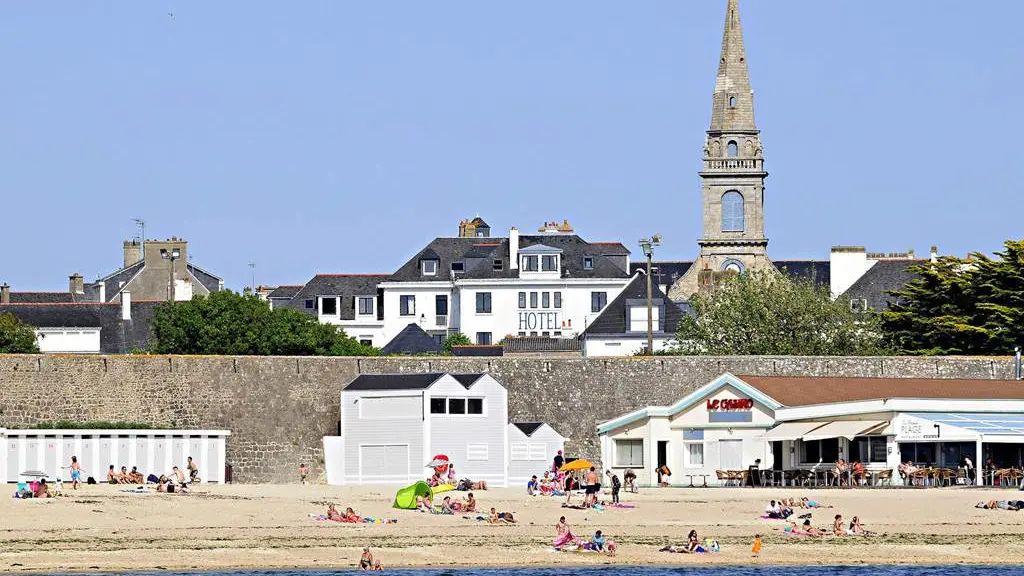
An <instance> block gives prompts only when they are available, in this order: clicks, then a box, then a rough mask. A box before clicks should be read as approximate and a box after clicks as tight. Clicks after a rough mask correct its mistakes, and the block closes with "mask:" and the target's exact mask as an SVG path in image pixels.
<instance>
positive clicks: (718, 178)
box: [669, 0, 774, 300]
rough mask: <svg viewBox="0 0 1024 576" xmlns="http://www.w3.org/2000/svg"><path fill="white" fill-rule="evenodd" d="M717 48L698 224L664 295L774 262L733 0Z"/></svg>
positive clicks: (678, 296)
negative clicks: (690, 255)
mask: <svg viewBox="0 0 1024 576" xmlns="http://www.w3.org/2000/svg"><path fill="white" fill-rule="evenodd" d="M728 2H729V3H728V6H727V8H726V15H725V31H724V32H723V34H722V55H721V57H720V58H719V61H718V77H717V78H716V80H715V91H714V94H713V95H712V97H711V126H710V127H709V128H708V131H707V140H706V141H705V144H704V169H703V170H702V171H701V172H700V183H701V192H702V196H703V201H704V204H703V215H704V232H703V235H702V237H701V238H700V240H698V241H697V244H698V246H699V247H700V253H699V255H698V257H697V260H696V262H694V264H693V266H691V267H690V269H689V270H687V272H686V274H684V275H683V277H682V278H680V279H679V281H678V282H676V284H675V285H673V286H672V289H671V290H670V292H669V297H670V298H672V299H673V300H686V299H689V298H690V297H691V296H693V294H695V293H696V292H698V291H699V290H701V289H706V288H710V287H711V286H713V285H714V282H715V280H716V278H720V277H721V276H722V275H724V274H731V273H743V272H748V271H754V270H759V269H762V268H774V266H773V265H772V263H771V261H769V260H768V256H767V252H766V249H767V247H768V238H766V237H765V233H764V181H765V178H766V177H767V176H768V173H767V172H765V170H764V149H763V147H762V145H761V135H760V131H759V130H758V129H757V124H756V123H755V122H754V92H753V90H751V88H750V75H749V73H748V71H747V55H746V50H745V49H744V47H743V28H742V26H741V25H740V9H739V0H728Z"/></svg>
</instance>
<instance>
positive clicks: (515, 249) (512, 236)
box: [508, 226, 519, 270]
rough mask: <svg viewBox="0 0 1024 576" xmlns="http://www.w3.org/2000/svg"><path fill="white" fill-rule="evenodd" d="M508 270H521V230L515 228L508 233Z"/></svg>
mask: <svg viewBox="0 0 1024 576" xmlns="http://www.w3.org/2000/svg"><path fill="white" fill-rule="evenodd" d="M508 269H509V270H518V269H519V229H518V228H516V227H515V226H513V227H512V229H511V230H509V231H508Z"/></svg>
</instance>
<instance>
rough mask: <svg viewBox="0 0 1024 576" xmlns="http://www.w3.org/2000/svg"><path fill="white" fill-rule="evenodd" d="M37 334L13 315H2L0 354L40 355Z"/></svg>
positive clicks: (0, 321)
mask: <svg viewBox="0 0 1024 576" xmlns="http://www.w3.org/2000/svg"><path fill="white" fill-rule="evenodd" d="M38 353H39V346H38V345H36V333H35V330H32V327H31V326H26V325H24V324H22V323H21V322H20V321H19V320H18V319H17V318H15V317H14V315H13V314H9V313H5V314H0V354H38Z"/></svg>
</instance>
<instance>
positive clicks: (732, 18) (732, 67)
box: [711, 0, 757, 132]
mask: <svg viewBox="0 0 1024 576" xmlns="http://www.w3.org/2000/svg"><path fill="white" fill-rule="evenodd" d="M711 130H713V131H719V132H723V131H737V130H738V131H751V132H757V125H756V124H755V123H754V93H753V91H752V90H751V89H750V72H749V71H748V70H747V51H746V50H745V49H744V47H743V26H742V25H741V24H740V7H739V0H729V6H728V8H727V9H726V14H725V30H724V31H723V32H722V55H721V57H720V58H719V60H718V78H716V79H715V94H714V96H712V108H711Z"/></svg>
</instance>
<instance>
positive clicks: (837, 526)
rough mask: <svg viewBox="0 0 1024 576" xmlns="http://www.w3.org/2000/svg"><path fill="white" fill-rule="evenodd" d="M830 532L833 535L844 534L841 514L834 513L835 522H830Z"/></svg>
mask: <svg viewBox="0 0 1024 576" xmlns="http://www.w3.org/2000/svg"><path fill="white" fill-rule="evenodd" d="M832 534H834V535H835V536H846V530H844V529H843V515H842V514H836V519H835V522H833V523H832Z"/></svg>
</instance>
